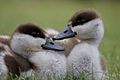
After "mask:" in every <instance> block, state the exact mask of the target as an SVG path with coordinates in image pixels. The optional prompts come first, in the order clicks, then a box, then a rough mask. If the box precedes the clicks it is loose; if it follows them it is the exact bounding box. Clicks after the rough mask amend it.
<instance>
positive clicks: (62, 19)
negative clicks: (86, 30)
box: [0, 0, 120, 80]
mask: <svg viewBox="0 0 120 80" xmlns="http://www.w3.org/2000/svg"><path fill="white" fill-rule="evenodd" d="M84 8H95V9H96V10H97V11H98V12H100V14H101V17H102V19H103V22H104V25H105V36H104V39H103V41H102V44H101V46H100V51H101V54H103V55H104V56H105V57H106V59H107V62H108V70H109V75H110V80H120V62H119V61H120V42H119V41H120V16H119V15H120V2H117V1H116V2H110V1H107V0H105V1H92V0H89V1H87V0H86V1H80V0H34V1H33V0H0V34H8V35H10V34H11V33H12V31H13V30H14V28H15V27H16V26H17V25H19V24H23V23H29V22H31V23H34V24H37V25H39V26H41V27H42V28H47V27H51V28H54V29H57V30H63V29H64V27H65V25H66V23H67V21H68V19H69V18H70V17H71V15H72V14H73V13H74V12H76V11H77V10H80V9H84ZM26 80H27V79H26Z"/></svg>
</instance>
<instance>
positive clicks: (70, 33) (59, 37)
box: [53, 26, 76, 40]
mask: <svg viewBox="0 0 120 80" xmlns="http://www.w3.org/2000/svg"><path fill="white" fill-rule="evenodd" d="M75 35H76V33H75V32H73V31H72V29H71V27H70V26H68V27H67V28H66V29H65V30H64V31H63V32H61V33H59V34H58V35H56V36H55V37H54V38H53V40H62V39H66V38H71V37H75Z"/></svg>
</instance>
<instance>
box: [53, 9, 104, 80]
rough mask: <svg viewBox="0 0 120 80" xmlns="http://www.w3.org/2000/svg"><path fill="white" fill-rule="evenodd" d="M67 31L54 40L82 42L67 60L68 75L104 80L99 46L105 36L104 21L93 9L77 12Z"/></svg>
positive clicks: (88, 79) (91, 79)
mask: <svg viewBox="0 0 120 80" xmlns="http://www.w3.org/2000/svg"><path fill="white" fill-rule="evenodd" d="M67 26H68V27H67V29H66V30H65V31H63V32H61V33H60V34H58V35H56V36H55V37H54V38H53V39H54V40H61V39H66V38H71V37H75V38H77V39H79V40H81V41H80V42H79V43H78V44H77V45H75V47H74V48H73V49H72V51H71V52H70V54H69V56H68V58H67V68H68V69H67V70H68V73H73V75H74V76H75V78H78V77H80V76H81V75H84V76H85V77H84V79H85V80H93V79H95V80H104V79H105V75H104V72H105V71H104V70H103V69H102V65H101V62H100V52H99V49H98V48H99V45H100V43H101V40H102V38H103V36H104V27H103V22H102V19H101V18H100V17H99V15H98V13H97V12H96V11H95V10H92V9H85V10H80V11H78V12H76V13H75V14H74V15H73V16H72V17H71V19H70V20H69V23H68V25H67Z"/></svg>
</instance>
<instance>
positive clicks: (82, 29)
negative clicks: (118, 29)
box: [72, 18, 103, 38]
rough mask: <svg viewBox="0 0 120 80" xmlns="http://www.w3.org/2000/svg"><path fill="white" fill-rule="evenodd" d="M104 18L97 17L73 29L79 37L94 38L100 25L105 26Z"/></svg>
mask: <svg viewBox="0 0 120 80" xmlns="http://www.w3.org/2000/svg"><path fill="white" fill-rule="evenodd" d="M102 24H103V23H102V20H101V19H99V18H97V19H94V20H92V21H90V22H88V23H85V24H83V25H78V26H74V27H72V31H73V32H76V33H77V34H78V35H77V36H79V37H83V38H93V37H96V36H97V33H98V31H99V27H103V25H102ZM101 25H102V26H101Z"/></svg>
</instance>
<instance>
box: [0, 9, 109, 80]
mask: <svg viewBox="0 0 120 80" xmlns="http://www.w3.org/2000/svg"><path fill="white" fill-rule="evenodd" d="M49 33H50V32H49ZM49 33H46V32H45V31H44V30H43V29H41V28H38V26H36V25H33V24H25V25H20V26H18V27H17V28H16V30H15V31H14V33H13V34H12V36H11V38H10V40H7V39H6V40H7V41H9V42H6V43H5V41H4V40H2V39H1V42H3V43H1V44H2V46H0V54H3V55H1V56H0V59H1V64H4V66H0V68H1V74H2V75H5V74H7V73H8V72H10V73H12V74H14V75H16V74H17V75H18V76H19V75H20V73H24V72H26V71H29V70H31V69H33V70H34V71H35V72H36V73H38V75H39V77H41V78H42V80H49V79H50V78H51V79H56V80H58V79H60V80H63V79H64V78H65V76H66V74H67V72H68V74H69V73H70V74H71V73H72V76H74V77H75V78H74V79H76V80H77V79H78V78H79V77H80V76H81V75H84V76H85V77H84V79H85V80H93V79H95V80H104V79H105V75H104V72H106V71H107V70H106V65H105V62H104V59H103V58H102V57H101V55H100V53H99V50H98V48H99V44H100V43H101V40H102V38H103V35H104V28H103V22H102V20H101V19H100V17H99V15H98V14H97V12H96V11H94V10H92V9H87V10H80V11H78V12H76V13H75V14H74V15H73V16H72V17H71V19H70V20H69V21H68V24H67V28H66V29H65V30H64V31H63V32H61V33H58V34H57V35H55V36H54V37H53V38H52V39H53V40H62V39H64V40H62V41H56V42H55V41H53V40H51V39H50V38H48V37H49V35H50V34H49ZM52 35H54V34H52ZM8 43H9V45H8ZM58 43H59V44H58ZM3 44H4V45H3ZM60 44H61V45H64V47H63V46H61V45H60ZM6 46H7V50H6ZM7 51H8V52H9V54H8V53H7ZM11 54H12V55H11ZM6 56H7V57H6ZM9 57H10V59H11V60H9ZM10 61H11V62H10ZM9 64H14V65H9ZM11 68H14V69H15V70H14V69H11ZM14 71H16V72H14ZM26 74H27V75H28V74H29V73H26Z"/></svg>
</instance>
